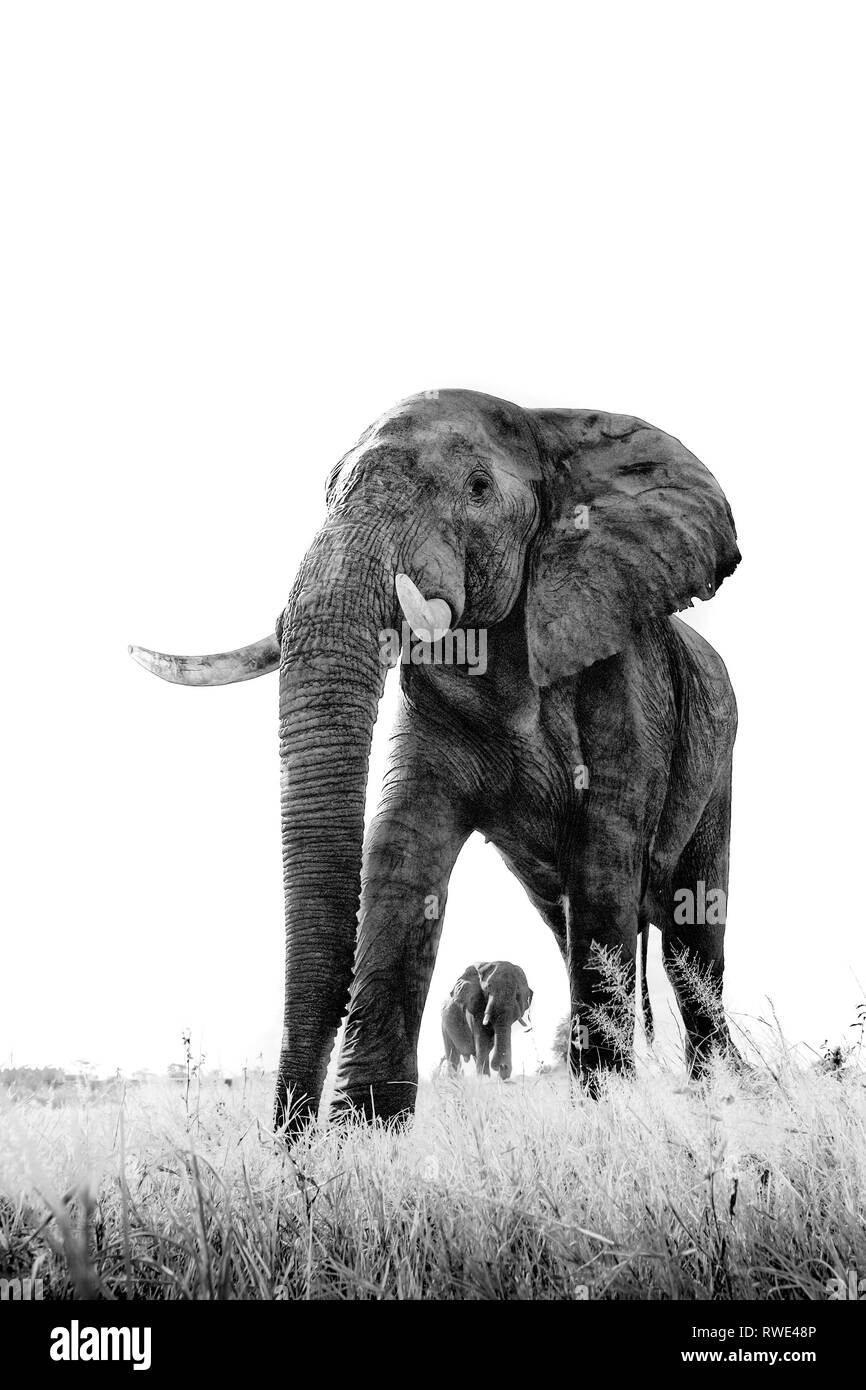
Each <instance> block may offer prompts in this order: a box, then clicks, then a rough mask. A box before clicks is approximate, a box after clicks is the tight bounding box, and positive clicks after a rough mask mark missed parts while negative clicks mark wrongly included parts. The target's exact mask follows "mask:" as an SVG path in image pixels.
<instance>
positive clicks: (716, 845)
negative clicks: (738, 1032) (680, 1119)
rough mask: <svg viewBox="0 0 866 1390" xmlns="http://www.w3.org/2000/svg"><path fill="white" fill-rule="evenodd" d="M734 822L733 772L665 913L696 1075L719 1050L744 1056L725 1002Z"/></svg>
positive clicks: (668, 962)
mask: <svg viewBox="0 0 866 1390" xmlns="http://www.w3.org/2000/svg"><path fill="white" fill-rule="evenodd" d="M730 825H731V784H730V775H728V777H727V778H726V780H725V782H724V784H723V785H722V787H720V788H719V790H718V791H717V792H715V793H714V794H713V796H712V797H711V799H710V801H709V803H708V805H707V807H706V810H705V811H704V812H703V814H702V816H701V819H700V821H699V822H698V825H697V827H696V829H695V831H694V834H693V835H692V837H691V839H690V840H689V842H688V844H687V845H686V847H685V849H684V850H683V852H682V854H681V856H680V859H679V862H678V864H677V867H676V869H675V871H674V873H673V876H672V879H671V883H670V886H669V888H668V890H667V891H666V892H665V895H664V902H663V912H662V913H661V914H660V915H661V917H662V919H663V920H662V921H660V922H659V925H660V926H661V929H662V955H663V958H664V965H665V970H666V972H667V976H668V979H669V980H670V982H671V985H672V986H673V989H674V992H675V994H676V997H677V1003H678V1004H679V1008H680V1013H681V1014H682V1018H683V1024H684V1025H685V1030H686V1062H687V1065H688V1069H689V1073H690V1074H691V1075H692V1076H700V1075H701V1074H702V1072H703V1071H704V1070H705V1069H706V1066H707V1063H708V1061H709V1058H710V1055H711V1053H712V1052H713V1051H714V1050H720V1051H723V1052H725V1053H726V1054H727V1055H728V1056H729V1057H730V1058H731V1059H732V1060H733V1061H735V1062H736V1061H738V1060H740V1059H739V1053H738V1052H737V1050H736V1048H735V1047H734V1044H733V1042H732V1041H731V1037H730V1033H729V1031H728V1025H727V1021H726V1019H725V1015H724V1009H723V1004H722V980H723V977H724V973H725V921H726V916H727V894H728V846H729V838H730Z"/></svg>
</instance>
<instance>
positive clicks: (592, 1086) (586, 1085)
mask: <svg viewBox="0 0 866 1390" xmlns="http://www.w3.org/2000/svg"><path fill="white" fill-rule="evenodd" d="M569 1072H570V1074H571V1076H572V1077H573V1078H574V1080H575V1081H577V1082H578V1084H579V1085H580V1086H581V1087H582V1088H583V1090H584V1092H585V1093H586V1095H587V1096H589V1098H590V1100H598V1098H599V1096H600V1095H601V1093H602V1090H603V1089H604V1082H605V1079H606V1078H607V1077H608V1076H611V1075H614V1074H616V1075H619V1076H633V1075H634V1059H633V1058H632V1057H630V1056H625V1055H624V1054H623V1053H622V1052H614V1051H612V1050H611V1049H608V1048H603V1047H583V1048H573V1049H572V1051H571V1054H570V1056H569Z"/></svg>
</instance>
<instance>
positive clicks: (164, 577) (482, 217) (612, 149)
mask: <svg viewBox="0 0 866 1390" xmlns="http://www.w3.org/2000/svg"><path fill="white" fill-rule="evenodd" d="M856 16H857V7H856V6H854V5H851V6H848V5H842V4H833V3H831V4H823V5H820V6H818V5H809V6H801V5H798V4H768V3H758V4H754V3H749V4H736V3H735V4H731V3H726V4H724V5H695V4H693V3H688V4H664V3H653V4H649V5H647V4H640V5H630V4H629V5H626V4H615V3H613V4H612V3H606V4H604V5H601V4H592V5H573V4H567V5H565V4H564V5H546V4H540V3H534V4H532V5H519V6H510V5H507V4H501V3H499V4H489V5H488V4H477V3H476V4H473V3H465V0H464V3H459V4H448V3H442V0H437V3H436V4H435V5H434V4H430V5H423V6H421V5H403V4H401V5H393V6H392V5H385V4H377V3H365V4H362V5H350V4H330V5H328V6H301V5H288V4H278V5H269V4H255V5H241V4H233V5H224V4H218V3H213V0H209V3H207V4H192V3H178V2H177V0H172V3H170V4H161V3H150V4H148V5H132V4H126V3H117V2H116V0H115V2H114V3H111V4H87V3H78V4H75V5H68V4H62V5H51V4H40V3H30V4H28V5H26V6H25V5H18V6H6V7H4V10H3V20H2V29H3V32H2V35H0V39H2V42H0V130H2V154H0V159H2V167H0V185H2V197H3V204H4V210H3V215H2V223H0V237H2V242H3V249H2V272H0V273H2V309H0V332H2V395H3V401H2V409H0V430H2V440H0V445H2V465H3V510H2V527H3V530H2V556H0V563H2V571H3V574H2V583H3V597H4V604H3V615H4V622H3V641H2V651H3V664H4V673H3V677H2V705H3V716H2V738H3V749H2V759H3V762H2V783H3V798H2V799H3V811H2V815H3V821H2V846H3V861H4V868H3V872H2V883H0V893H2V900H3V901H2V914H3V915H2V929H3V947H2V995H0V1066H2V1065H5V1064H8V1062H9V1060H10V1059H14V1061H15V1062H16V1063H19V1064H23V1063H34V1064H39V1063H66V1064H69V1063H71V1062H73V1061H74V1060H75V1059H78V1058H86V1059H88V1060H90V1061H91V1062H93V1063H95V1064H97V1065H98V1066H99V1067H100V1068H101V1069H104V1070H106V1071H110V1070H113V1068H114V1067H115V1066H120V1067H122V1068H124V1069H133V1068H136V1067H153V1068H156V1069H162V1068H163V1067H164V1066H165V1064H166V1063H167V1062H168V1061H171V1060H175V1059H177V1058H178V1056H179V1053H180V1050H181V1049H180V1034H181V1030H182V1029H183V1028H189V1029H191V1030H192V1032H193V1045H194V1047H195V1048H196V1050H198V1049H199V1048H203V1050H204V1052H205V1053H206V1054H207V1065H222V1066H224V1067H226V1068H236V1067H238V1066H240V1065H243V1063H244V1061H245V1060H248V1061H249V1062H250V1063H253V1062H254V1061H255V1059H256V1058H258V1057H259V1055H261V1064H263V1065H266V1066H273V1065H274V1064H275V1061H276V1055H277V1045H278V1039H279V1032H280V1025H281V993H282V960H283V942H282V891H281V865H280V845H279V824H278V821H279V816H278V758H277V713H276V706H277V681H276V677H274V676H272V677H269V678H266V679H263V680H261V681H258V682H254V683H251V684H246V685H240V686H235V687H231V688H227V689H221V690H207V691H200V690H186V689H178V688H174V687H170V686H168V685H165V684H162V683H159V682H157V681H155V680H154V679H152V678H151V677H149V676H148V675H146V674H145V673H144V672H143V671H142V670H140V669H139V668H138V667H137V666H135V665H134V664H133V663H132V662H131V661H130V660H129V658H128V656H127V652H126V646H127V642H130V641H133V642H138V643H143V644H145V645H150V646H155V647H159V648H161V649H162V650H167V651H192V652H203V651H204V652H206V651H211V650H222V649H225V648H228V647H233V646H236V645H240V644H242V643H245V642H248V641H252V640H254V639H256V638H258V637H260V636H263V635H264V634H265V633H266V632H268V631H269V630H270V629H271V628H272V625H273V622H274V619H275V617H276V615H277V613H278V611H279V610H280V608H281V607H282V605H283V603H284V602H285V599H286V597H287V594H288V591H289V586H290V583H291V580H292V577H293V575H294V573H295V571H296V568H297V566H298V563H299V561H300V559H301V556H302V555H303V553H304V551H305V548H306V546H307V545H308V544H309V542H310V540H311V538H312V536H313V534H314V531H315V529H316V527H317V525H318V524H319V522H320V521H321V518H322V515H323V489H324V481H325V477H326V474H327V471H328V469H329V468H330V466H331V464H332V463H333V462H334V461H335V460H336V459H337V458H338V457H339V456H340V455H341V454H342V453H343V452H345V450H346V449H347V448H348V447H349V446H350V445H351V444H352V443H353V442H354V440H355V439H356V438H357V436H358V434H359V433H360V432H361V430H362V429H363V428H364V427H365V426H366V425H367V424H368V423H369V422H370V421H371V420H372V419H374V418H375V417H376V416H377V415H378V414H380V413H381V411H383V410H384V409H386V408H387V407H388V406H389V405H391V404H392V403H393V402H395V401H396V400H398V399H400V398H401V397H403V396H406V395H409V394H411V393H413V392H415V391H419V390H424V389H428V388H433V387H442V386H458V385H459V386H465V387H471V388H475V389H479V390H482V391H488V392H492V393H493V394H496V395H500V396H504V397H507V398H509V399H512V400H515V401H518V402H520V403H521V404H523V405H527V406H540V405H554V406H582V407H600V408H605V409H609V410H613V411H622V412H626V413H630V414H636V415H639V416H642V417H643V418H645V419H648V420H650V421H652V422H653V423H655V424H657V425H659V426H661V427H662V428H664V429H666V430H668V431H670V432H671V433H673V434H675V435H677V436H678V437H680V438H682V439H683V441H684V442H685V443H686V444H687V445H688V446H689V447H690V448H691V449H692V450H693V451H694V452H695V453H697V454H698V456H699V457H700V458H702V459H703V460H704V461H705V462H706V463H707V464H708V466H709V467H710V468H711V469H712V470H713V472H714V473H715V474H716V475H717V477H718V478H719V480H720V482H721V483H722V486H723V487H724V488H725V490H726V492H727V495H728V497H729V499H730V500H731V504H732V506H733V509H734V514H735V516H736V518H737V522H738V527H739V534H740V542H741V549H742V551H743V555H744V560H743V563H742V565H741V567H740V569H739V570H738V571H737V573H736V575H735V576H734V577H733V578H732V579H731V580H729V581H728V582H727V583H726V584H725V585H724V587H723V588H722V590H721V592H720V594H719V595H718V597H717V598H716V599H714V600H713V601H712V602H711V603H709V604H707V605H706V606H702V607H700V608H699V609H697V610H696V611H694V613H692V614H690V615H689V621H692V622H694V623H695V624H696V625H697V626H699V627H700V629H701V631H702V632H704V633H705V634H706V635H707V636H708V637H709V638H710V640H711V641H712V642H713V643H714V645H716V646H717V647H718V649H719V650H720V651H721V653H722V654H723V656H724V657H725V660H726V662H727V664H728V666H729V669H730V672H731V675H732V678H733V681H734V685H735V688H736V691H737V695H738V699H739V704H740V720H741V722H740V735H739V742H738V746H737V754H736V763H735V787H734V829H733V844H732V873H731V889H730V902H729V927H728V939H729V947H728V979H727V992H728V1001H729V1004H730V1005H731V1007H732V1008H733V1009H734V1010H735V1011H742V1012H745V1013H766V1010H767V1007H768V1006H767V1004H766V997H767V996H770V997H771V998H772V1000H773V1001H774V1003H775V1006H776V1009H777V1011H778V1013H779V1016H780V1018H781V1021H782V1023H783V1025H784V1027H785V1029H786V1031H787V1033H788V1034H789V1036H790V1037H791V1038H793V1039H794V1040H798V1039H806V1040H807V1041H809V1042H810V1043H812V1044H813V1045H819V1044H820V1043H821V1042H822V1040H823V1039H824V1038H826V1037H829V1038H831V1039H837V1038H843V1037H844V1036H845V1035H846V1033H847V1034H848V1036H849V1037H850V1036H852V1035H851V1034H850V1033H849V1032H848V1025H849V1024H850V1023H851V1022H852V1020H853V1017H854V1011H855V1007H856V1004H857V1002H858V1000H859V999H862V997H863V990H862V984H863V982H864V979H866V945H864V940H866V937H864V928H866V924H864V921H863V888H862V877H861V874H862V865H863V861H864V851H863V843H862V799H863V785H864V777H863V774H864V759H863V740H862V737H861V725H862V708H863V690H862V684H861V681H862V673H863V660H862V639H863V632H862V627H863V625H862V589H863V569H864V561H863V558H862V545H863V503H864V489H863V481H862V479H863V469H864V456H863V424H862V401H863V366H864V364H863V353H862V340H863V322H864V283H863V273H862V262H863V245H864V241H866V237H864V226H863V208H862V203H861V201H860V189H861V187H862V173H863V170H862V119H863V110H862V106H861V104H860V99H859V93H860V90H861V89H862V71H861V67H862V42H861V40H862V34H860V33H859V32H858V31H857V22H856ZM392 695H393V691H391V692H390V693H389V695H388V696H386V701H385V706H384V707H383V720H380V725H379V728H378V730H377V744H376V749H375V753H374V761H373V768H374V780H375V775H376V773H377V772H379V773H380V772H381V753H382V747H383V744H384V739H385V729H384V724H386V723H387V721H388V719H389V708H390V707H391V705H392V703H393V702H392V700H391V696H392ZM371 800H372V801H374V800H375V786H372V787H371ZM652 951H653V962H652V966H651V981H652V984H653V986H654V989H655V992H656V996H657V1000H658V1012H660V1013H662V1014H665V1004H664V1002H663V1000H664V996H663V989H664V986H663V983H662V979H663V977H662V972H661V968H660V965H659V961H658V952H659V940H658V934H657V933H653V942H652ZM480 956H505V957H510V958H512V959H514V960H518V961H520V962H521V963H523V965H524V966H525V968H526V970H527V973H528V975H529V978H530V981H531V983H532V984H533V986H534V987H535V991H536V1005H535V1009H534V1014H535V1022H536V1032H535V1035H534V1039H535V1045H536V1046H537V1047H538V1049H539V1051H540V1053H541V1055H546V1053H547V1048H548V1045H549V1040H550V1035H551V1033H552V1029H553V1026H554V1024H555V1022H556V1020H557V1019H558V1017H559V1016H560V1015H561V1014H562V1012H563V1011H564V1009H565V1005H566V988H565V976H564V970H563V967H562V965H561V962H560V960H559V957H558V954H557V952H556V950H555V948H554V945H553V941H552V939H551V938H550V936H549V934H548V933H547V931H546V928H545V927H544V926H543V925H542V923H541V922H540V921H539V920H538V919H537V918H536V917H535V915H534V914H533V912H532V910H531V909H530V907H529V905H528V903H527V902H526V901H525V899H524V898H523V895H522V890H520V888H519V887H518V885H517V884H516V882H515V881H514V880H512V879H511V878H510V877H509V876H508V874H507V872H506V870H505V869H504V867H503V866H502V864H501V862H500V861H499V860H498V858H497V856H496V854H495V852H494V851H493V849H492V848H491V847H486V846H484V845H483V844H482V843H481V842H480V841H479V842H475V841H473V842H472V843H471V844H470V845H469V846H468V847H467V850H466V851H465V853H464V855H463V857H462V859H461V861H460V863H459V865H458V868H457V871H456V873H455V875H454V879H453V881H452V891H451V898H450V903H449V911H448V919H447V921H446V925H445V930H444V937H443V944H442V948H441V951H440V957H439V963H438V965H437V971H436V976H435V979H434V984H433V990H432V994H431V999H430V1004H429V1007H428V1011H427V1015H426V1018H425V1025H424V1031H423V1034H422V1048H421V1062H422V1069H425V1070H426V1069H429V1068H430V1067H432V1066H433V1064H434V1063H435V1062H436V1060H437V1059H438V1056H439V1052H440V1050H441V1049H440V1045H439V1037H438V1027H437V1013H438V1006H439V1003H440V1001H441V998H442V997H443V995H444V994H445V993H446V992H447V989H448V988H449V986H450V985H451V983H452V981H453V979H454V978H455V977H456V975H457V974H458V973H459V972H460V970H461V969H462V968H463V966H464V965H465V964H466V963H467V962H468V961H469V960H471V959H473V958H476V957H480ZM857 975H859V979H860V982H861V983H860V985H859V986H858V983H857V980H856V978H855V976H857ZM519 1056H520V1057H522V1059H523V1062H524V1064H525V1065H526V1066H527V1067H531V1066H534V1065H535V1060H536V1059H535V1053H534V1050H533V1045H532V1043H530V1044H529V1045H528V1046H527V1047H525V1048H524V1049H523V1051H522V1052H521V1053H520V1054H519Z"/></svg>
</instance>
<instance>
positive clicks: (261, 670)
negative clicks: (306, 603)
mask: <svg viewBox="0 0 866 1390" xmlns="http://www.w3.org/2000/svg"><path fill="white" fill-rule="evenodd" d="M129 655H130V656H131V657H133V658H134V659H135V660H136V661H137V662H138V664H139V666H143V667H144V669H145V671H152V672H153V674H154V675H155V676H159V678H160V680H164V681H171V682H172V683H173V684H174V685H233V684H234V683H235V682H236V681H251V680H255V678H256V676H265V675H267V673H268V672H269V671H276V669H277V667H278V666H279V664H280V644H279V642H278V641H277V639H276V637H275V636H274V634H273V633H271V634H270V636H268V637H263V638H262V640H261V641H260V642H253V643H251V645H250V646H249V647H238V649H237V651H234V652H217V653H216V654H215V655H214V656H168V655H167V654H166V653H165V652H152V651H150V650H149V648H147V647H130V648H129Z"/></svg>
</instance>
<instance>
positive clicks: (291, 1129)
mask: <svg viewBox="0 0 866 1390" xmlns="http://www.w3.org/2000/svg"><path fill="white" fill-rule="evenodd" d="M317 1113H318V1102H317V1101H316V1100H315V1099H314V1091H313V1087H312V1086H310V1087H309V1089H308V1088H307V1087H305V1086H303V1085H298V1084H295V1085H293V1086H289V1085H288V1083H287V1082H286V1081H285V1080H284V1078H283V1077H279V1078H278V1079H277V1089H276V1094H275V1095H274V1130H275V1131H276V1133H277V1134H281V1135H282V1136H283V1138H284V1139H285V1140H286V1143H287V1144H294V1143H295V1142H296V1141H297V1140H298V1139H300V1138H301V1137H302V1136H303V1135H304V1134H305V1133H306V1131H307V1130H308V1129H309V1127H310V1125H313V1124H315V1122H316V1116H317Z"/></svg>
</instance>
